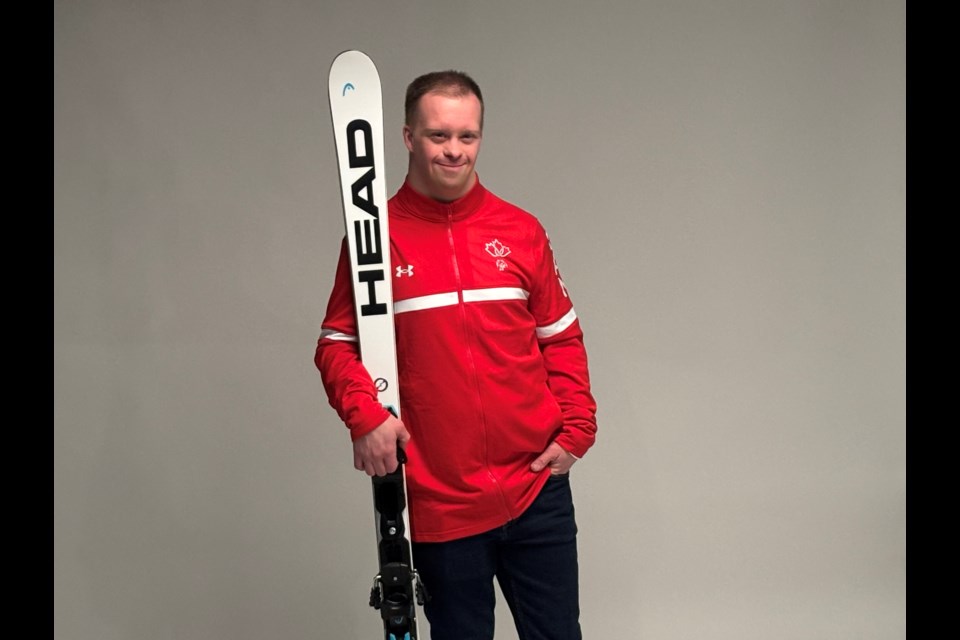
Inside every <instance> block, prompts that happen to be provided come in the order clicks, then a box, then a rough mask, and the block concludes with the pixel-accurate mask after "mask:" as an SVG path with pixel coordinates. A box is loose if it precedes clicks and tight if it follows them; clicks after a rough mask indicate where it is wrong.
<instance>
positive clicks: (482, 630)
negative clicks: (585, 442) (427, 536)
mask: <svg viewBox="0 0 960 640" xmlns="http://www.w3.org/2000/svg"><path fill="white" fill-rule="evenodd" d="M413 562H414V565H415V566H416V568H417V571H419V572H420V576H421V578H422V579H423V583H424V585H425V586H426V588H427V591H428V592H429V594H430V597H431V599H430V601H429V602H428V603H427V604H426V606H425V607H424V611H425V613H426V614H427V620H429V621H430V637H431V638H432V640H490V639H491V638H493V631H494V617H493V608H494V604H495V601H496V596H495V595H494V588H493V577H494V576H496V578H497V581H498V582H499V583H500V590H501V591H502V592H503V595H504V596H505V598H506V600H507V605H508V606H509V607H510V612H511V613H512V614H513V620H514V623H515V624H516V626H517V633H518V635H519V636H520V640H580V639H581V635H580V621H579V619H580V601H579V587H578V567H577V524H576V521H575V520H574V512H573V496H572V494H571V492H570V477H569V476H568V475H562V476H551V478H550V480H548V481H547V484H545V485H544V487H543V489H542V490H541V491H540V495H538V496H537V498H536V500H534V502H533V504H532V505H530V507H529V508H528V509H527V510H526V511H525V512H524V513H523V514H522V515H521V516H520V517H519V518H517V519H516V520H513V521H511V522H508V523H507V524H505V525H503V526H502V527H498V528H496V529H493V530H492V531H487V532H486V533H481V534H479V535H475V536H470V537H469V538H462V539H460V540H452V541H450V542H439V543H414V545H413Z"/></svg>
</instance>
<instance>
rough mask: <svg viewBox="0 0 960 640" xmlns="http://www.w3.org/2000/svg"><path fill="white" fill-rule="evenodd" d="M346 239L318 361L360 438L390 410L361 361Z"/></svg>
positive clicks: (333, 400) (334, 402)
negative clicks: (378, 397) (381, 401)
mask: <svg viewBox="0 0 960 640" xmlns="http://www.w3.org/2000/svg"><path fill="white" fill-rule="evenodd" d="M356 326H357V321H356V316H355V314H354V306H353V288H352V285H351V280H350V262H349V258H348V256H347V246H346V240H344V242H343V243H342V244H341V245H340V261H339V263H338V264H337V275H336V279H335V280H334V284H333V291H332V292H331V293H330V300H329V302H328V303H327V313H326V316H325V317H324V319H323V324H322V325H321V327H320V339H319V340H318V341H317V350H316V352H315V354H314V359H313V361H314V363H315V364H316V365H317V369H319V370H320V377H321V379H322V380H323V387H324V389H325V390H326V392H327V399H328V400H329V401H330V406H331V407H333V408H334V410H336V412H337V415H339V416H340V419H341V420H343V422H344V424H345V425H346V426H347V427H348V428H349V429H350V438H351V439H352V440H356V439H358V438H360V437H363V436H365V435H366V434H368V433H370V432H371V431H373V430H374V429H376V428H377V427H378V426H380V425H381V424H382V423H383V422H384V421H385V420H386V419H387V418H388V416H389V413H388V412H387V410H386V409H384V408H383V406H382V405H381V404H380V403H379V402H378V401H377V390H376V387H374V385H373V380H372V379H371V378H370V374H369V373H367V370H366V369H365V368H364V366H363V363H362V362H361V361H360V348H359V343H358V341H357V329H356Z"/></svg>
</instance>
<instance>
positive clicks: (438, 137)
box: [430, 133, 446, 142]
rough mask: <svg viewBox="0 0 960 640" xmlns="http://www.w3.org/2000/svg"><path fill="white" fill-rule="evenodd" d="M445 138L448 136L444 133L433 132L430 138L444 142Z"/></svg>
mask: <svg viewBox="0 0 960 640" xmlns="http://www.w3.org/2000/svg"><path fill="white" fill-rule="evenodd" d="M444 138H446V136H445V135H443V134H442V133H431V134H430V139H431V140H433V141H434V142H442V141H443V140H444Z"/></svg>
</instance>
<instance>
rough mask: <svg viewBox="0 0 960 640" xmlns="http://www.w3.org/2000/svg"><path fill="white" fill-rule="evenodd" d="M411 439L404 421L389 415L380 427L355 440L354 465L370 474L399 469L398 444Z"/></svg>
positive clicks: (379, 474) (385, 472) (385, 473)
mask: <svg viewBox="0 0 960 640" xmlns="http://www.w3.org/2000/svg"><path fill="white" fill-rule="evenodd" d="M409 440H410V434H409V433H407V429H406V427H404V426H403V423H402V422H400V420H399V419H397V418H395V417H394V416H392V415H391V416H390V417H388V418H387V419H386V420H385V421H384V422H383V424H381V425H380V426H379V427H377V428H376V429H374V430H373V431H371V432H370V433H368V434H367V435H365V436H363V437H362V438H358V439H357V440H354V442H353V467H354V468H355V469H356V470H357V471H366V472H367V475H368V476H385V475H387V474H388V473H392V472H394V471H396V470H397V445H398V444H399V445H400V446H401V447H402V446H404V445H406V444H407V442H408V441H409Z"/></svg>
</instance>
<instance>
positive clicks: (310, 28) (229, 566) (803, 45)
mask: <svg viewBox="0 0 960 640" xmlns="http://www.w3.org/2000/svg"><path fill="white" fill-rule="evenodd" d="M905 20H906V18H905V6H904V3H903V2H893V1H885V0H859V1H857V0H846V1H843V0H834V1H828V0H822V1H813V0H791V1H772V0H768V1H759V0H758V1H746V0H744V1H732V0H722V1H721V0H699V1H694V0H682V1H678V2H655V1H648V0H641V1H637V0H633V1H630V0H610V1H606V0H604V1H598V2H592V3H588V2H573V1H569V2H547V1H546V0H541V1H540V2H521V1H513V2H503V1H501V0H487V1H485V2H470V3H460V2H449V1H448V2H434V1H421V2H410V3H403V2H397V3H393V2H385V1H384V2H374V1H371V0H330V1H328V2H305V1H300V2H298V1H294V0H272V1H265V0H260V1H238V0H234V1H227V0H208V1H200V0H195V1H187V0H180V1H176V0H171V1H164V2H160V1H148V0H140V1H134V0H128V1H119V0H115V1H110V0H86V1H84V2H67V1H58V2H55V3H54V127H55V143H54V200H55V229H54V304H55V309H54V345H55V358H54V367H55V371H54V394H55V405H54V415H55V428H54V438H55V439H54V487H55V495H54V516H55V541H54V562H55V576H54V577H55V590H54V595H55V603H54V604H55V625H56V626H55V630H56V633H55V635H56V637H57V638H63V639H67V638H70V639H91V640H92V639H97V640H113V639H127V638H145V639H172V638H176V639H181V638H183V639H187V638H189V639H194V638H196V639H208V638H225V639H226V638H230V639H231V640H247V639H251V640H252V639H261V638H290V639H299V638H334V637H337V638H339V637H343V638H361V637H369V638H373V637H376V634H377V633H378V631H377V630H378V629H379V622H378V619H377V616H376V614H375V613H374V612H373V611H372V610H370V609H368V608H367V606H366V596H367V590H368V588H369V583H370V581H371V578H372V576H373V573H374V571H375V566H374V565H375V562H374V553H373V544H374V537H373V536H374V534H373V528H372V516H371V506H370V498H369V484H368V482H367V479H366V477H365V476H363V475H362V474H359V473H357V472H356V471H354V470H353V468H352V464H351V454H350V446H349V440H348V438H347V434H346V431H345V430H344V429H343V427H342V425H340V424H339V423H338V421H337V418H336V415H335V414H334V412H333V411H332V410H331V409H330V408H329V407H328V406H327V404H326V399H325V397H324V396H323V394H322V390H321V388H320V383H319V376H318V374H317V373H316V371H315V369H314V367H313V363H312V353H313V348H314V345H315V342H316V338H317V334H318V332H319V322H320V320H321V318H322V316H323V312H324V309H325V305H326V298H327V294H328V293H329V289H330V286H331V284H332V279H333V268H334V264H335V261H336V253H337V249H338V245H339V241H340V237H341V235H342V223H341V218H340V210H339V207H340V202H339V195H338V182H337V175H336V168H335V156H334V147H333V140H332V135H331V128H330V123H329V110H328V107H327V96H326V75H327V70H328V68H329V64H330V62H331V61H332V60H333V58H334V56H335V55H336V54H337V53H339V52H340V51H342V50H344V49H350V48H358V49H363V50H365V51H366V52H367V53H369V54H370V55H371V56H372V57H373V59H374V60H375V61H376V63H377V65H378V67H379V69H380V72H381V75H382V77H383V79H384V88H383V92H384V100H385V105H384V107H385V117H386V120H387V123H388V130H391V131H392V132H393V133H392V134H391V135H390V137H389V138H388V139H387V141H386V145H387V155H388V157H387V173H388V191H390V192H391V193H392V192H393V191H394V190H395V189H396V187H397V186H399V184H400V182H401V180H402V178H403V174H404V170H405V167H406V156H405V150H404V148H403V145H402V141H401V138H400V124H401V117H402V100H403V91H404V88H405V86H406V83H407V82H409V81H410V80H411V79H412V78H413V77H414V76H415V75H417V74H419V73H422V72H425V71H428V70H434V69H437V68H449V67H455V68H461V69H464V70H466V71H468V72H470V73H471V74H473V75H474V76H475V78H476V79H477V80H478V81H479V82H480V84H481V86H482V87H483V89H484V92H485V97H486V99H487V103H488V111H487V121H486V125H487V126H486V130H485V134H486V137H485V140H484V148H483V151H482V153H481V156H480V162H479V171H480V175H481V177H482V179H483V180H484V182H485V183H486V184H487V186H489V187H491V188H492V189H493V190H494V191H496V192H497V193H499V194H500V195H501V196H503V197H505V198H507V199H509V200H512V201H514V202H516V203H517V204H520V205H521V206H523V207H525V208H527V209H529V210H530V211H532V212H534V213H535V214H536V215H538V216H539V217H540V219H541V220H542V221H543V223H544V225H545V226H546V228H547V229H548V231H549V232H550V234H551V238H552V240H553V244H554V247H555V249H556V251H557V253H558V257H559V261H560V267H561V269H562V271H563V273H564V277H565V281H566V283H567V284H568V286H569V287H570V290H571V294H572V296H573V299H574V301H575V303H576V306H577V310H578V313H579V315H580V316H581V320H582V323H583V327H584V330H585V332H586V340H587V347H588V350H589V353H590V357H591V366H592V373H593V381H594V385H595V392H596V396H597V398H598V401H599V403H600V413H599V421H600V432H599V439H598V442H597V445H596V447H595V448H594V449H593V450H592V451H591V452H590V453H589V454H588V456H587V457H586V458H584V460H583V461H582V462H580V463H578V465H577V467H576V468H575V470H574V494H575V499H576V502H577V514H578V518H579V522H580V529H581V536H580V548H581V565H582V569H581V573H582V585H583V586H582V590H583V596H582V610H583V616H582V622H583V628H584V631H585V634H586V637H588V638H592V639H594V640H596V639H600V638H619V637H643V638H645V639H647V640H667V639H670V640H674V639H676V640H681V639H691V640H692V639H697V640H701V639H704V638H710V639H718V640H726V639H730V640H734V639H735V640H751V639H756V640H770V639H772V638H775V639H794V638H795V639H798V640H800V639H802V640H809V639H811V638H816V639H844V640H846V639H847V638H853V637H856V638H875V639H886V638H903V637H904V636H905V610H904V606H905V585H904V581H905V516H904V513H905V485H906V463H905V418H904V413H905V384H904V376H905V366H906V365H905V343H906V341H905V324H906V311H905V272H906V266H905V233H906V232H905V215H906V212H905V189H906V187H905V160H904V158H905V147H906V133H905V124H904V116H905V82H906V78H905V74H906V70H905V69H906V67H905V58H906V36H905ZM390 123H392V125H390ZM500 610H501V617H500V620H499V622H498V630H499V632H498V637H499V638H511V637H516V636H515V632H514V631H513V630H512V627H511V621H510V619H509V615H508V614H507V613H506V608H505V607H504V606H503V605H501V608H500Z"/></svg>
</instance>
